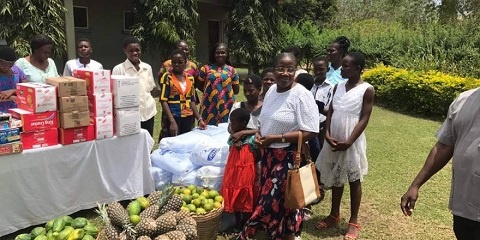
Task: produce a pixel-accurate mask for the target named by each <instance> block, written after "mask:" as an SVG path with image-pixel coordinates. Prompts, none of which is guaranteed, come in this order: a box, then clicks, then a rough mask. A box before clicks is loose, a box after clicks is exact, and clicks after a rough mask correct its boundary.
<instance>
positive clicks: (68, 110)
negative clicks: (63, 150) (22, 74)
mask: <svg viewBox="0 0 480 240" xmlns="http://www.w3.org/2000/svg"><path fill="white" fill-rule="evenodd" d="M46 82H47V83H48V84H50V85H52V86H55V87H56V89H57V96H58V116H59V120H60V129H59V141H60V143H61V144H63V145H67V144H73V143H79V142H85V141H91V140H94V139H95V138H93V126H90V111H89V110H88V97H87V87H86V85H87V84H86V82H85V81H83V80H82V79H78V78H73V77H54V78H47V81H46Z"/></svg>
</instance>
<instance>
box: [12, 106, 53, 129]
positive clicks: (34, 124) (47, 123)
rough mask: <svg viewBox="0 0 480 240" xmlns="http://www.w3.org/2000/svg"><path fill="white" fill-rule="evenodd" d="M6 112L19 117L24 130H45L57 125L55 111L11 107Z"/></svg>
mask: <svg viewBox="0 0 480 240" xmlns="http://www.w3.org/2000/svg"><path fill="white" fill-rule="evenodd" d="M8 112H9V113H10V114H11V115H12V117H13V118H16V119H20V121H21V122H22V128H23V129H22V130H23V131H24V132H30V131H38V130H45V129H49V128H57V127H58V117H57V112H56V111H55V112H43V113H33V112H30V111H27V110H23V109H20V108H11V109H9V110H8Z"/></svg>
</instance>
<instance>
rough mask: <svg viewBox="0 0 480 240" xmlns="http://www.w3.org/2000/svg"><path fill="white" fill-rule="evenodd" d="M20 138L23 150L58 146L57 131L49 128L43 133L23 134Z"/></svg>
mask: <svg viewBox="0 0 480 240" xmlns="http://www.w3.org/2000/svg"><path fill="white" fill-rule="evenodd" d="M20 138H21V141H22V144H23V149H25V150H26V149H32V148H41V147H50V146H55V145H58V130H57V129H56V128H50V129H47V130H43V131H34V132H23V133H21V134H20Z"/></svg>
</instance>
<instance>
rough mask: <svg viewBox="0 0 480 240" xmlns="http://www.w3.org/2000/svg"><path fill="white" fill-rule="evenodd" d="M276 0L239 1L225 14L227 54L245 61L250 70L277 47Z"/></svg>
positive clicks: (273, 52)
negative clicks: (226, 19) (226, 16)
mask: <svg viewBox="0 0 480 240" xmlns="http://www.w3.org/2000/svg"><path fill="white" fill-rule="evenodd" d="M279 25H280V15H279V12H278V4H277V0H262V1H260V0H239V1H236V2H235V3H234V7H233V10H232V11H231V12H230V15H229V17H228V22H227V27H226V35H227V38H228V45H229V49H230V52H231V54H233V55H235V56H237V57H241V58H243V59H245V60H246V61H247V63H248V64H249V66H250V67H252V68H253V71H254V72H257V73H258V67H259V65H262V64H268V63H270V62H271V61H272V59H273V57H274V56H275V54H276V53H277V50H278V49H279V48H280V41H279V37H280V36H279V34H278V32H279Z"/></svg>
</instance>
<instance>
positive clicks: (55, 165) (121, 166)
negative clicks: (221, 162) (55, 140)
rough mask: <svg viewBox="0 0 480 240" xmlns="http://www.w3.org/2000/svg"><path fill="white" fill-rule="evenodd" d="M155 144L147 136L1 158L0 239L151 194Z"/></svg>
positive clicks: (36, 150)
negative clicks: (151, 161)
mask: <svg viewBox="0 0 480 240" xmlns="http://www.w3.org/2000/svg"><path fill="white" fill-rule="evenodd" d="M153 144H154V141H153V139H152V137H151V136H150V134H149V133H148V132H147V131H145V130H142V131H141V132H140V134H135V135H130V136H124V137H113V138H110V139H104V140H97V141H91V142H84V143H78V144H72V145H65V146H62V145H57V146H52V147H47V148H41V149H32V150H27V151H24V152H23V153H21V154H14V155H8V156H2V157H0V236H3V235H6V234H9V233H12V232H15V231H17V230H20V229H23V228H26V227H29V226H32V225H37V224H41V223H44V222H47V221H49V220H50V219H53V218H55V217H58V216H62V215H68V214H72V213H74V212H77V211H79V210H82V209H89V208H93V207H96V204H97V203H109V202H112V201H119V200H127V199H133V198H136V197H138V196H142V195H145V194H149V193H151V192H152V191H153V190H154V182H153V179H152V177H151V175H150V170H149V168H150V152H151V150H152V148H153Z"/></svg>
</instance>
